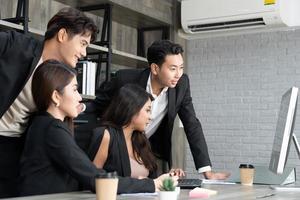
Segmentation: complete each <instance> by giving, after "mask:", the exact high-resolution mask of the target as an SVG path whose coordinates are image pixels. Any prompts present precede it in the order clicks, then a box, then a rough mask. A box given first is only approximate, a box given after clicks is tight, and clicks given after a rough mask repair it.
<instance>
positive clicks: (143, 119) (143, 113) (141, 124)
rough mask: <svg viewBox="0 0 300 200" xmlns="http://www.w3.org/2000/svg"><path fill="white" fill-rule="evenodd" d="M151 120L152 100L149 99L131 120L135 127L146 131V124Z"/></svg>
mask: <svg viewBox="0 0 300 200" xmlns="http://www.w3.org/2000/svg"><path fill="white" fill-rule="evenodd" d="M150 121H151V100H150V99H148V101H147V102H146V103H145V105H144V106H143V107H142V109H141V110H140V111H139V112H138V113H137V114H135V115H134V116H133V118H132V120H131V125H132V126H133V128H134V129H135V130H137V131H141V132H143V131H145V129H146V126H147V125H148V124H149V123H150Z"/></svg>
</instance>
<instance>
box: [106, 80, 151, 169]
mask: <svg viewBox="0 0 300 200" xmlns="http://www.w3.org/2000/svg"><path fill="white" fill-rule="evenodd" d="M149 99H150V100H153V97H152V96H151V94H149V93H147V92H146V90H145V89H143V88H141V87H140V86H138V85H135V84H126V85H124V86H123V87H121V88H120V90H119V91H118V93H117V94H116V95H115V96H114V98H113V99H112V102H111V103H110V105H109V106H108V108H107V110H106V111H105V113H104V115H103V121H104V123H103V125H105V126H112V127H114V128H118V129H122V127H124V126H126V125H129V123H130V122H131V120H132V118H133V117H134V115H136V114H137V113H139V111H140V110H141V109H142V108H143V106H144V105H145V103H146V102H147V101H148V100H149ZM131 142H132V148H133V154H134V157H135V159H136V161H137V162H138V163H140V164H143V165H144V166H145V167H146V168H147V169H148V170H150V171H155V170H156V168H157V165H156V160H155V157H154V155H153V153H152V150H151V146H150V143H149V141H148V139H147V137H146V135H145V134H143V133H141V132H140V131H137V130H135V131H133V133H132V137H131Z"/></svg>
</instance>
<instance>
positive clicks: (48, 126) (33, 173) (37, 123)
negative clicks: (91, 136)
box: [20, 112, 154, 195]
mask: <svg viewBox="0 0 300 200" xmlns="http://www.w3.org/2000/svg"><path fill="white" fill-rule="evenodd" d="M99 172H104V170H101V169H97V168H96V166H95V165H94V164H93V163H92V162H91V161H90V159H89V158H88V156H87V155H86V154H85V153H84V152H83V151H82V150H81V149H80V148H79V147H78V146H77V144H76V143H75V141H74V139H73V136H72V134H71V132H70V130H69V128H68V127H67V126H66V124H65V123H63V122H62V121H60V120H58V119H55V118H53V117H52V116H51V115H50V114H49V113H46V112H45V113H42V114H40V115H37V116H36V117H34V119H33V121H32V124H31V125H30V127H29V129H28V132H27V136H26V142H25V148H24V152H23V154H22V157H21V175H20V180H21V187H20V188H21V192H20V193H21V195H37V194H49V193H59V192H69V191H75V190H78V189H79V188H78V185H79V184H80V185H82V186H83V188H85V189H90V190H92V191H94V190H95V176H96V175H97V174H98V173H99ZM151 184H152V185H153V188H154V183H153V181H152V180H150V179H149V180H148V179H143V180H138V179H133V178H129V177H119V184H118V193H127V192H129V193H131V192H154V189H153V188H151V189H152V190H151V191H149V190H146V189H147V188H149V187H147V186H149V185H151Z"/></svg>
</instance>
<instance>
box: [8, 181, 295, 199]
mask: <svg viewBox="0 0 300 200" xmlns="http://www.w3.org/2000/svg"><path fill="white" fill-rule="evenodd" d="M203 187H204V188H208V189H213V190H217V191H218V194H217V195H214V196H211V197H210V198H208V199H210V200H252V199H256V200H259V199H262V200H299V199H300V192H295V191H294V192H282V191H281V192H279V191H275V190H271V189H269V186H266V185H254V186H242V185H239V184H236V185H205V186H203ZM188 193H189V190H181V192H180V196H179V198H178V200H185V199H189V198H188ZM267 194H275V195H274V196H269V197H264V198H263V196H265V195H267ZM12 199H14V200H29V199H30V200H50V199H51V200H71V199H72V200H82V199H84V200H94V199H96V195H95V194H92V193H90V192H72V193H61V194H51V195H40V196H28V197H19V198H11V200H12ZM117 199H118V200H144V199H149V200H151V199H152V200H158V197H157V196H122V195H118V197H117Z"/></svg>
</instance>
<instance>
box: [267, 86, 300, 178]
mask: <svg viewBox="0 0 300 200" xmlns="http://www.w3.org/2000/svg"><path fill="white" fill-rule="evenodd" d="M298 91H299V89H298V88H296V87H292V88H290V89H289V90H288V91H287V92H286V93H285V94H284V95H283V96H282V99H281V104H280V110H279V115H278V120H277V125H276V131H275V137H274V142H273V149H272V154H271V160H270V163H269V169H270V170H271V171H272V172H274V173H276V174H282V173H283V171H284V168H285V165H286V161H287V158H288V154H289V149H290V146H291V140H292V138H293V140H294V143H295V145H296V150H297V152H298V155H299V152H300V150H299V144H298V142H297V139H296V136H295V135H294V133H293V132H294V124H295V119H296V111H297V99H298Z"/></svg>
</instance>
